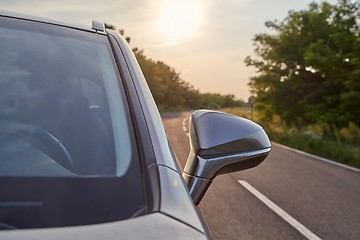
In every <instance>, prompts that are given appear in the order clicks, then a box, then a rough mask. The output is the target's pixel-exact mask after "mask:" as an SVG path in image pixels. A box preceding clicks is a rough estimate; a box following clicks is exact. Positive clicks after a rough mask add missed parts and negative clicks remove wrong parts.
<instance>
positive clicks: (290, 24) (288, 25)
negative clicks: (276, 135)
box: [245, 0, 360, 126]
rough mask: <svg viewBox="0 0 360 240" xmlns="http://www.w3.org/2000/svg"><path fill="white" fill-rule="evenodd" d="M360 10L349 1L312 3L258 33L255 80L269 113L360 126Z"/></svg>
mask: <svg viewBox="0 0 360 240" xmlns="http://www.w3.org/2000/svg"><path fill="white" fill-rule="evenodd" d="M359 17H360V10H359V7H358V5H357V4H355V3H351V1H349V0H339V2H338V3H337V4H334V5H331V4H329V3H327V2H322V3H321V4H316V3H312V4H310V5H309V7H308V9H307V10H303V11H298V12H289V15H288V17H286V18H285V19H284V20H283V21H282V22H278V21H272V22H267V23H266V26H267V27H268V28H269V29H272V30H273V32H274V34H258V35H256V36H255V38H254V46H255V53H256V55H257V56H258V57H257V58H252V57H247V58H246V59H245V62H246V64H247V65H248V66H253V67H255V68H256V69H257V72H258V74H257V76H255V77H252V78H251V79H250V82H249V85H250V88H251V91H252V93H253V94H255V95H256V96H257V106H258V109H259V110H261V111H263V113H265V114H264V116H266V117H270V116H271V115H272V114H273V113H276V114H278V115H280V116H281V117H282V118H283V119H284V120H285V121H287V122H289V123H296V124H299V123H303V122H308V123H313V122H327V123H332V124H336V125H342V126H344V125H347V123H348V122H350V121H352V122H355V123H356V124H358V125H360V114H359V111H358V110H357V109H358V107H359V106H360V54H359V53H360V20H359V19H360V18H359Z"/></svg>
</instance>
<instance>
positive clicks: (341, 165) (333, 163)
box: [271, 142, 360, 172]
mask: <svg viewBox="0 0 360 240" xmlns="http://www.w3.org/2000/svg"><path fill="white" fill-rule="evenodd" d="M271 144H272V145H274V146H277V147H281V148H284V149H286V150H289V151H292V152H295V153H298V154H300V155H303V156H307V157H309V158H313V159H315V160H319V161H322V162H325V163H329V164H332V165H335V166H338V167H342V168H345V169H347V170H351V171H354V172H360V169H358V168H356V167H351V166H348V165H345V164H343V163H339V162H335V161H333V160H330V159H327V158H323V157H319V156H316V155H314V154H311V153H307V152H304V151H301V150H298V149H294V148H291V147H288V146H285V145H282V144H280V143H276V142H271Z"/></svg>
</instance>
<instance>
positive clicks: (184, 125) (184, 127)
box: [182, 117, 189, 138]
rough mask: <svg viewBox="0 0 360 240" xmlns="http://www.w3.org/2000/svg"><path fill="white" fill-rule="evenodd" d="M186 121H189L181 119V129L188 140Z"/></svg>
mask: <svg viewBox="0 0 360 240" xmlns="http://www.w3.org/2000/svg"><path fill="white" fill-rule="evenodd" d="M188 119H189V118H188V117H186V118H184V119H183V121H182V129H183V131H184V132H185V134H186V136H187V137H188V138H189V133H188V130H187V128H186V121H187V120H188Z"/></svg>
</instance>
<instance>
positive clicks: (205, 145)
mask: <svg viewBox="0 0 360 240" xmlns="http://www.w3.org/2000/svg"><path fill="white" fill-rule="evenodd" d="M0 56H1V57H0V186H1V187H0V229H1V230H3V231H0V239H7V240H10V239H37V240H39V239H104V240H105V239H115V238H119V237H120V238H121V239H145V238H146V239H211V234H210V231H209V229H208V227H207V226H206V223H205V221H204V219H203V217H202V216H201V213H200V211H199V209H198V207H197V205H198V204H199V202H200V201H201V199H202V197H203V196H204V194H205V192H206V190H207V189H208V187H209V186H210V184H211V182H212V181H213V179H214V178H215V177H216V176H217V175H219V174H223V173H228V172H234V171H239V170H244V169H248V168H251V167H254V166H256V165H258V164H260V163H261V162H262V161H263V160H264V159H265V158H266V156H267V155H268V153H269V152H270V150H271V143H270V141H269V139H268V137H267V135H266V133H265V132H264V130H263V129H262V128H261V127H260V126H259V125H257V124H256V123H254V122H252V121H250V120H247V119H244V118H240V117H237V116H234V115H230V114H226V113H222V112H217V111H210V110H197V111H195V112H193V114H192V115H191V117H190V120H189V129H190V146H191V151H190V153H189V158H188V160H187V163H186V166H185V168H184V170H183V171H181V170H180V168H179V166H178V165H177V160H176V156H175V154H174V152H173V151H172V148H171V146H170V144H169V141H168V138H167V135H166V131H165V129H164V127H163V123H162V119H161V116H160V114H159V111H158V109H157V107H156V104H155V102H154V100H153V98H152V95H151V92H150V90H149V88H148V85H147V83H146V80H145V78H144V76H143V74H142V72H141V69H140V67H139V65H138V63H137V61H136V58H135V57H134V54H133V52H132V50H131V48H130V47H129V45H128V44H127V42H126V40H125V39H124V38H123V37H122V36H121V35H120V34H118V33H117V32H116V31H113V30H110V29H105V27H104V24H101V23H99V22H96V21H93V23H92V26H91V27H83V26H77V25H69V24H65V23H61V22H56V21H51V20H46V19H41V18H36V17H32V16H26V15H21V14H16V13H9V12H5V11H1V12H0ZM5 230H6V231H5Z"/></svg>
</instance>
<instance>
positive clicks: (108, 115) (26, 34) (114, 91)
mask: <svg viewBox="0 0 360 240" xmlns="http://www.w3.org/2000/svg"><path fill="white" fill-rule="evenodd" d="M0 55H1V56H2V57H1V60H0V61H1V62H0V74H1V79H0V93H1V96H0V120H1V125H2V127H0V133H3V134H2V135H3V136H2V139H1V140H2V142H3V146H6V148H3V152H4V153H6V156H7V158H6V159H3V160H2V161H1V164H2V168H1V172H0V174H2V175H24V176H27V175H32V176H33V175H37V174H39V175H50V176H51V175H53V174H54V175H59V174H60V175H61V174H62V175H72V176H76V175H122V174H124V172H125V171H126V169H127V168H128V167H129V163H130V159H131V150H132V147H131V146H130V145H131V144H130V133H129V126H128V122H129V121H128V120H127V117H126V111H125V109H124V98H123V96H121V94H120V91H119V86H118V82H119V80H118V76H117V75H118V74H117V73H116V71H115V65H114V62H113V58H112V55H111V52H110V50H109V48H108V46H107V45H106V44H104V43H101V42H99V41H97V42H96V41H95V42H94V41H89V40H84V39H79V38H74V37H69V36H62V35H55V34H49V33H44V32H34V31H28V30H20V29H13V28H4V27H2V28H0ZM114 132H116V134H114ZM4 134H5V135H4ZM119 136H121V138H120V137H119ZM56 143H59V144H58V146H61V147H58V148H56V147H55V146H56ZM17 144H18V145H17ZM24 144H26V145H27V147H26V148H24V147H23V145H24ZM10 146H12V147H10ZM16 146H21V148H20V147H19V148H17V147H16ZM116 146H121V148H118V147H116ZM19 151H22V152H24V154H25V155H26V156H27V157H26V158H24V159H19V155H18V153H19ZM24 161H26V163H27V164H30V163H33V168H34V169H32V170H31V171H29V168H28V167H26V168H24V169H21V167H22V166H25V165H24V163H23V162H24ZM15 163H16V165H15ZM4 164H6V166H4ZM40 168H41V169H40ZM61 170H62V171H61ZM21 171H23V172H22V173H21Z"/></svg>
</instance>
